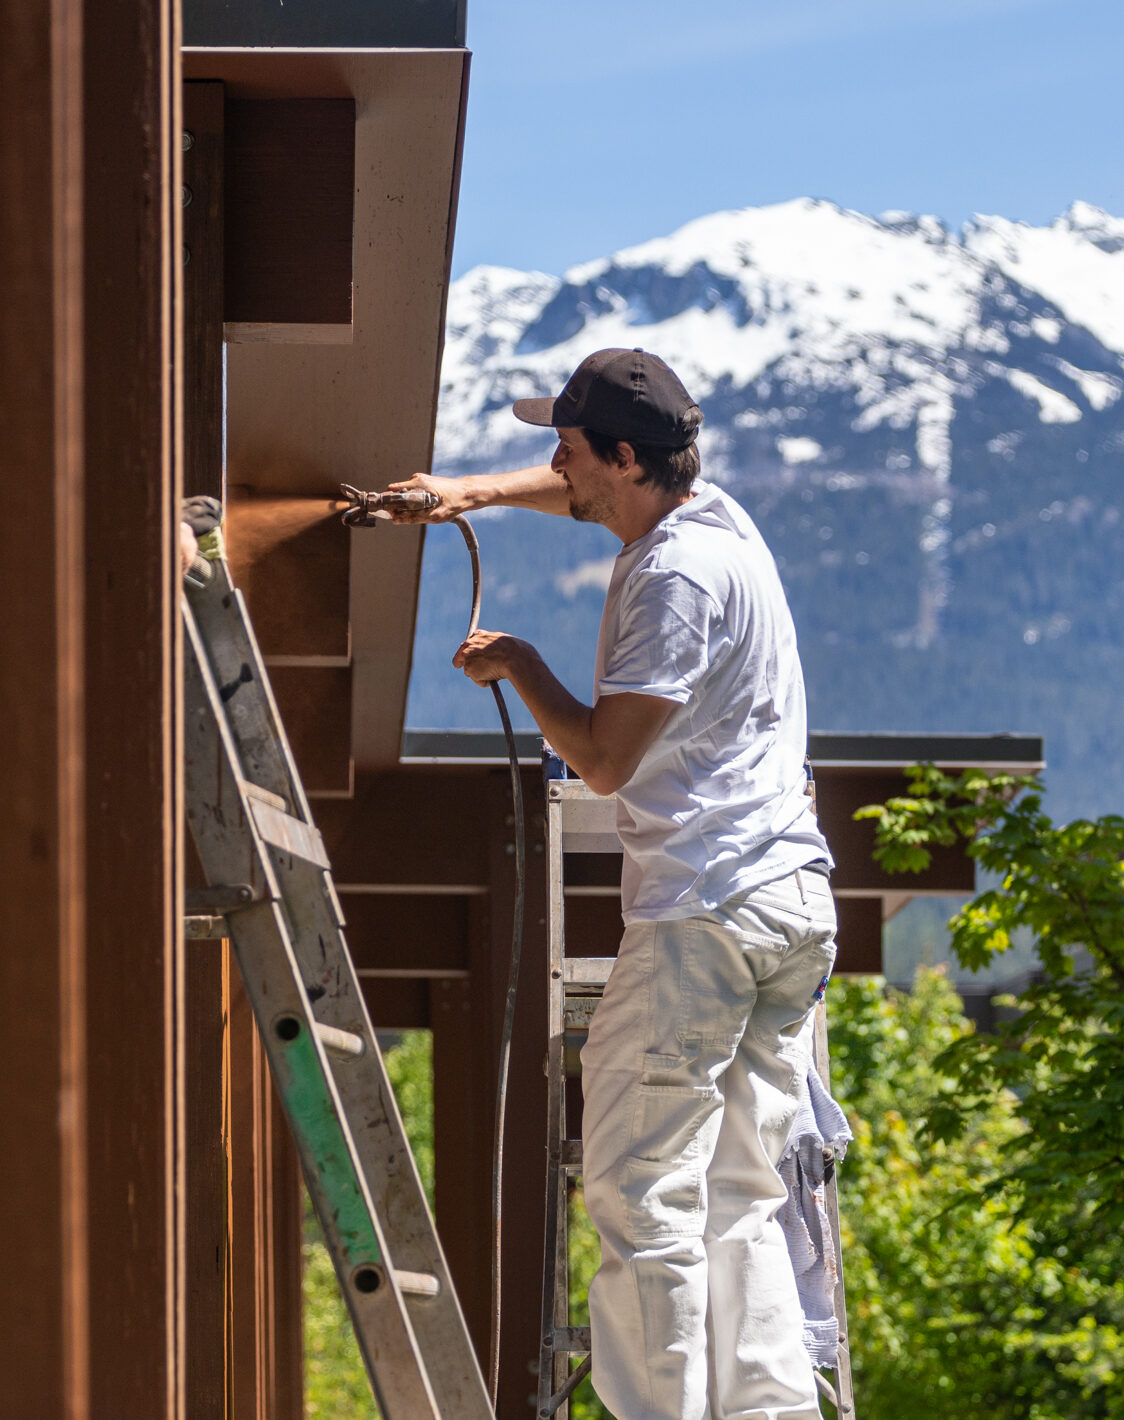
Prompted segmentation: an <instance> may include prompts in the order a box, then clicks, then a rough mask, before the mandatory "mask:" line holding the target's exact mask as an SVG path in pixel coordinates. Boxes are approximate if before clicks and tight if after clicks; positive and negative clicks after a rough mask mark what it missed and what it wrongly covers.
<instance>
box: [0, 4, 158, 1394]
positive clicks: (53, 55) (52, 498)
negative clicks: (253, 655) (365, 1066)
mask: <svg viewBox="0 0 1124 1420" xmlns="http://www.w3.org/2000/svg"><path fill="white" fill-rule="evenodd" d="M81 39H82V6H81V4H80V3H76V0H70V3H65V2H64V3H59V4H50V5H49V4H46V3H32V4H28V3H27V0H0V191H2V192H3V193H4V201H3V202H2V203H0V291H2V293H3V307H4V320H3V321H2V322H0V446H2V448H3V451H4V498H5V509H4V517H3V518H2V519H0V605H3V606H4V607H5V608H6V609H7V611H6V614H5V615H4V616H3V617H0V664H2V665H3V667H4V681H5V687H6V690H7V691H10V692H11V693H5V694H3V695H0V743H2V744H3V745H4V747H5V757H6V761H7V763H6V769H5V776H4V812H3V814H2V815H0V862H2V863H3V865H4V870H3V873H2V874H0V912H2V915H3V922H4V937H5V944H6V948H5V950H4V951H2V952H0V991H2V992H3V999H4V1001H5V1002H6V1003H7V1009H6V1011H5V1015H4V1031H3V1037H2V1044H0V1141H2V1148H3V1156H4V1166H3V1169H2V1170H0V1211H2V1213H3V1216H4V1218H5V1219H6V1220H7V1222H8V1226H7V1227H6V1229H5V1241H4V1265H3V1268H2V1269H0V1372H2V1374H3V1377H4V1379H3V1388H4V1408H5V1409H7V1410H10V1412H11V1413H12V1414H13V1415H28V1416H32V1415H44V1416H59V1417H65V1420H89V1417H90V1396H89V1338H90V1297H89V1268H88V1262H87V1258H88V1235H89V1234H88V1230H89V1210H88V1208H87V1200H86V1178H87V1163H86V1119H87V1111H86V1090H85V1056H86V1035H85V982H84V972H85V912H84V891H85V844H84V836H85V829H86V824H85V815H84V810H83V794H84V779H85V770H86V760H85V745H84V742H83V736H82V720H81V717H82V698H83V676H82V633H83V622H82V606H83V565H84V557H83V538H82V503H83V496H84V477H83V428H82V420H81V400H82V379H83V352H82V328H81V319H82V248H81V237H82V225H81V180H82V169H81V161H82V82H81ZM154 1400H155V1403H154V1405H153V1407H152V1408H151V1409H150V1411H149V1413H150V1414H153V1415H155V1414H157V1413H159V1412H158V1408H157V1406H158V1398H154Z"/></svg>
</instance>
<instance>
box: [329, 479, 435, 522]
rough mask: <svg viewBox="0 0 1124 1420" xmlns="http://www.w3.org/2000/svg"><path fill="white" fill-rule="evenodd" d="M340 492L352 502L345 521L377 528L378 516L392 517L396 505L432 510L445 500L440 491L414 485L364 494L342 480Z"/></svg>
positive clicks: (344, 518) (408, 508)
mask: <svg viewBox="0 0 1124 1420" xmlns="http://www.w3.org/2000/svg"><path fill="white" fill-rule="evenodd" d="M340 492H341V493H343V495H344V496H345V497H346V498H347V501H348V503H349V504H350V507H349V508H348V510H347V512H346V513H344V515H343V522H344V523H345V524H346V525H347V526H348V527H349V528H373V527H374V526H375V520H376V519H387V520H389V519H390V516H391V514H390V510H391V509H392V508H399V509H402V510H404V511H407V512H411V513H429V512H432V511H433V509H434V508H436V507H437V505H438V504H439V503H440V502H441V498H440V495H439V494H437V493H430V492H429V491H428V490H427V489H423V488H410V489H406V490H404V491H403V492H399V493H392V492H385V493H364V492H362V491H361V490H360V489H358V488H353V487H352V486H351V484H350V483H341V484H340Z"/></svg>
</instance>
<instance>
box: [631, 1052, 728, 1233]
mask: <svg viewBox="0 0 1124 1420" xmlns="http://www.w3.org/2000/svg"><path fill="white" fill-rule="evenodd" d="M685 1063H686V1062H684V1061H682V1060H679V1061H676V1060H675V1057H668V1056H646V1057H645V1067H646V1068H645V1071H644V1078H645V1083H643V1084H641V1085H640V1086H639V1091H638V1095H637V1099H636V1108H635V1113H634V1115H633V1120H632V1131H631V1143H630V1147H629V1152H628V1154H627V1155H626V1156H625V1157H624V1158H623V1159H622V1160H621V1163H620V1177H619V1184H618V1189H619V1195H620V1201H621V1205H622V1207H623V1210H624V1215H625V1218H626V1220H627V1226H628V1229H629V1232H630V1233H631V1235H632V1239H633V1241H634V1242H635V1243H637V1244H644V1243H657V1242H668V1241H671V1240H672V1239H674V1238H680V1237H700V1236H701V1235H702V1231H703V1225H704V1222H705V1212H706V1210H705V1199H704V1195H703V1190H704V1176H705V1173H706V1163H707V1161H708V1160H709V1156H710V1152H711V1150H712V1148H713V1140H711V1139H710V1137H709V1136H710V1135H711V1134H713V1133H714V1130H713V1128H712V1127H708V1126H709V1122H710V1121H711V1119H712V1118H713V1116H714V1115H715V1114H716V1112H717V1111H719V1110H720V1109H721V1105H722V1101H721V1097H720V1095H719V1093H718V1090H717V1089H716V1088H715V1086H714V1085H713V1084H710V1083H709V1082H708V1083H706V1084H703V1085H682V1084H668V1083H663V1081H666V1080H667V1079H668V1077H669V1076H672V1077H674V1075H675V1074H676V1073H677V1071H676V1069H675V1065H676V1064H678V1065H679V1066H680V1068H682V1066H683V1065H684V1064H685ZM650 1082H651V1083H650ZM657 1082H658V1083H657ZM704 1133H705V1134H706V1135H707V1140H708V1142H707V1146H706V1148H705V1149H704V1146H703V1135H704ZM704 1153H705V1155H706V1157H705V1158H704Z"/></svg>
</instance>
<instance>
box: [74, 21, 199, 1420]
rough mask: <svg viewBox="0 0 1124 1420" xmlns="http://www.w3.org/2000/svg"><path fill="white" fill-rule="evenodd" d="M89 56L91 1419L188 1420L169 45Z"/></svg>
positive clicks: (151, 41) (91, 43) (174, 140)
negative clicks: (144, 1419)
mask: <svg viewBox="0 0 1124 1420" xmlns="http://www.w3.org/2000/svg"><path fill="white" fill-rule="evenodd" d="M176 15H177V11H176V10H175V8H174V7H173V6H172V5H170V4H168V3H167V0H116V3H115V4H113V5H112V6H108V7H107V6H104V5H101V4H98V3H95V0H89V3H87V4H86V6H85V14H84V43H83V70H82V83H83V113H84V131H83V143H84V162H83V199H82V220H83V239H84V240H83V246H84V253H85V270H84V341H85V375H84V391H83V393H84V398H83V418H84V422H85V457H86V490H85V493H86V496H85V566H86V579H85V588H84V595H85V618H84V640H85V644H84V660H85V688H86V696H85V745H84V755H85V763H86V771H87V772H86V795H85V824H86V828H85V843H86V859H85V873H86V904H85V907H86V912H85V919H86V1017H85V1032H86V1041H87V1051H86V1071H87V1075H86V1082H87V1098H88V1129H87V1135H86V1147H87V1164H88V1174H87V1202H88V1207H89V1217H90V1229H89V1245H88V1266H89V1288H90V1293H91V1306H90V1312H89V1316H90V1325H89V1339H90V1351H89V1354H90V1362H89V1368H90V1413H91V1415H92V1416H94V1417H98V1416H102V1415H146V1416H158V1415H160V1416H167V1417H169V1420H171V1417H182V1416H183V1414H184V1407H183V1376H182V1371H183V1330H182V1321H183V1286H184V1278H183V1233H182V1228H183V1221H182V1215H181V1213H180V1211H179V1206H178V1200H179V1199H180V1198H181V1197H182V1191H183V1176H182V1171H181V1162H182V1143H183V1116H182V1097H183V1092H182V1081H183V1057H182V1016H181V1006H182V1000H183V982H182V931H181V928H180V922H179V917H180V913H181V910H182V909H181V878H182V867H181V844H182V830H181V822H180V819H181V800H182V795H181V793H180V785H179V775H178V771H177V762H178V758H179V746H180V739H181V734H180V694H179V674H178V670H179V617H178V587H179V568H178V545H177V524H178V516H177V510H178V503H179V484H178V476H177V475H178V461H179V457H180V444H179V429H178V416H179V397H178V390H177V379H178V371H179V358H178V343H179V342H178V330H177V321H176V311H177V299H178V293H179V288H180V262H181V255H180V248H181V237H180V220H179V219H180V205H179V198H180V151H179V36H178V26H177V20H176Z"/></svg>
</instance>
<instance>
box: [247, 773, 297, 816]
mask: <svg viewBox="0 0 1124 1420" xmlns="http://www.w3.org/2000/svg"><path fill="white" fill-rule="evenodd" d="M242 792H243V793H244V794H245V795H246V797H247V799H256V800H257V801H258V803H259V804H268V805H269V807H270V808H271V809H277V810H278V812H279V813H283V814H287V813H288V812H289V803H288V800H287V799H283V798H282V797H281V795H280V794H275V793H273V791H272V790H270V789H263V788H262V786H261V785H260V784H251V783H250V781H249V780H248V779H243V780H242Z"/></svg>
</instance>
